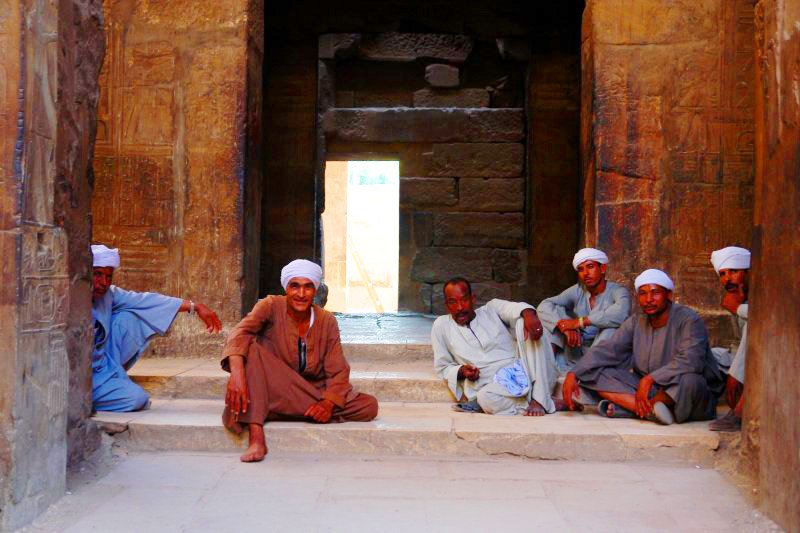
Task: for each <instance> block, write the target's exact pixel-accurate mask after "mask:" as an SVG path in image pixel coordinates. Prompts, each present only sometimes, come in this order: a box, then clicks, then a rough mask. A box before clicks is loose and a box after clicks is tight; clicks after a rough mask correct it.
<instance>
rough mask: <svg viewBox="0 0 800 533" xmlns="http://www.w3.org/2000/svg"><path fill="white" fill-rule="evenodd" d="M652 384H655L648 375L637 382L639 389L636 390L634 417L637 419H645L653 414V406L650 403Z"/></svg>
mask: <svg viewBox="0 0 800 533" xmlns="http://www.w3.org/2000/svg"><path fill="white" fill-rule="evenodd" d="M653 383H655V382H654V381H653V378H652V377H650V374H648V375H646V376H645V377H643V378H642V379H641V381H639V388H638V389H636V415H637V416H638V417H639V418H647V417H648V416H650V414H651V413H652V412H653V404H652V402H650V389H651V388H652V387H653Z"/></svg>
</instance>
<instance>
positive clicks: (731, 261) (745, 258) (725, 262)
mask: <svg viewBox="0 0 800 533" xmlns="http://www.w3.org/2000/svg"><path fill="white" fill-rule="evenodd" d="M711 264H712V265H714V270H716V271H717V274H719V271H720V270H722V269H724V268H735V269H737V270H743V269H746V268H750V250H747V249H746V248H739V247H738V246H728V247H727V248H723V249H722V250H716V251H714V252H711Z"/></svg>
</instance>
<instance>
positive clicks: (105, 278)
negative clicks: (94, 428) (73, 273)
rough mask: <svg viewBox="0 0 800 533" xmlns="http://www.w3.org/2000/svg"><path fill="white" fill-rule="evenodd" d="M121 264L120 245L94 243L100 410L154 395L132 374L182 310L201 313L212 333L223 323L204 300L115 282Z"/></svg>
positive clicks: (135, 406) (144, 401)
mask: <svg viewBox="0 0 800 533" xmlns="http://www.w3.org/2000/svg"><path fill="white" fill-rule="evenodd" d="M119 266H120V256H119V250H118V249H116V248H108V247H107V246H104V245H102V244H95V245H92V318H93V320H94V352H93V355H92V371H93V372H92V406H93V407H94V409H95V410H97V411H137V410H139V409H143V408H145V407H146V406H147V405H148V403H149V396H148V395H147V393H146V392H145V391H144V389H142V388H141V387H140V386H139V385H137V384H136V383H134V382H133V381H131V379H130V378H129V377H128V373H127V370H129V369H130V368H131V367H132V366H133V365H134V363H136V361H137V360H138V359H139V356H140V355H141V353H142V352H143V351H144V349H145V348H146V347H147V344H148V342H149V341H150V339H151V338H152V337H153V336H155V335H164V334H165V333H166V332H167V331H168V330H169V328H170V326H172V322H173V320H175V316H176V315H177V314H178V313H179V312H187V313H189V314H194V313H196V314H197V316H198V317H199V318H200V319H201V320H202V321H203V323H204V324H205V326H206V329H207V330H208V331H209V333H217V332H219V330H220V329H222V323H221V322H220V320H219V318H217V315H216V313H214V311H212V310H211V309H209V308H208V307H207V306H205V305H203V304H201V303H194V302H192V301H191V300H182V299H180V298H173V297H171V296H164V295H163V294H157V293H153V292H133V291H126V290H125V289H121V288H120V287H117V286H116V285H112V284H111V282H112V278H113V276H114V271H115V270H116V269H118V268H119Z"/></svg>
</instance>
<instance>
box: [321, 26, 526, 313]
mask: <svg viewBox="0 0 800 533" xmlns="http://www.w3.org/2000/svg"><path fill="white" fill-rule="evenodd" d="M519 48H521V49H523V50H524V54H523V55H522V57H518V58H515V57H511V55H510V54H508V53H506V55H505V58H504V57H503V55H502V54H501V52H506V50H505V48H502V47H501V46H498V42H496V41H495V40H478V39H474V38H471V37H468V36H465V35H439V34H429V33H415V34H406V33H399V32H390V33H385V34H364V35H362V34H327V35H323V36H322V37H321V38H320V48H319V57H320V67H319V72H320V76H319V84H320V89H319V94H320V101H319V105H320V127H321V128H322V131H323V132H324V134H325V138H324V140H323V141H324V142H325V148H326V150H325V152H324V157H325V158H327V159H374V158H377V159H384V158H385V159H393V158H394V159H399V161H400V213H399V216H400V226H401V231H400V254H401V259H400V271H399V276H400V289H399V298H400V300H399V306H400V308H401V309H410V310H415V311H423V312H431V311H433V312H443V305H442V290H441V288H442V284H443V283H444V281H446V280H447V279H448V278H450V277H453V276H456V275H461V276H465V277H467V278H468V279H470V280H471V281H473V282H475V290H476V293H477V295H478V299H479V300H481V301H486V300H488V299H490V298H493V297H503V298H512V297H516V298H520V297H523V295H524V294H525V286H526V285H525V283H526V281H527V280H526V277H525V273H526V270H525V263H526V254H525V243H526V229H525V215H524V212H525V195H526V179H525V174H526V172H525V138H526V136H525V131H526V128H525V123H526V117H525V110H524V108H523V107H524V100H525V69H526V63H527V60H528V58H529V56H530V52H529V49H530V42H529V41H523V43H522V45H520V46H519ZM326 96H327V98H326Z"/></svg>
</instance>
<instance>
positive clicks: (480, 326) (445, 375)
mask: <svg viewBox="0 0 800 533" xmlns="http://www.w3.org/2000/svg"><path fill="white" fill-rule="evenodd" d="M444 298H445V306H446V307H447V311H448V313H449V314H447V315H443V316H440V317H439V318H437V319H436V321H435V322H434V323H433V329H432V330H431V343H432V344H433V357H434V361H433V363H434V368H435V369H436V372H437V373H438V374H439V376H440V377H441V378H442V379H444V380H445V381H446V382H447V386H448V387H449V388H450V392H452V393H453V395H454V396H455V397H456V398H457V399H458V400H461V399H462V398H466V399H467V400H468V401H467V402H466V403H463V404H458V405H457V406H456V410H464V411H472V412H479V411H480V410H483V411H484V412H486V413H489V414H499V415H517V414H520V413H524V414H526V415H530V416H541V415H544V414H547V413H552V412H554V411H556V410H557V407H558V405H556V404H555V403H554V402H553V399H552V398H551V393H552V390H553V385H555V382H556V377H557V372H556V367H555V360H554V358H553V351H552V348H551V347H550V341H549V338H548V336H547V335H546V334H545V337H544V338H542V335H543V334H544V330H543V329H542V323H541V322H540V321H539V318H538V317H537V316H536V310H535V309H534V308H533V306H531V305H528V304H526V303H512V302H505V301H503V300H492V301H491V302H489V303H488V304H486V305H485V306H483V307H480V308H478V309H477V310H476V309H475V295H474V294H472V287H471V286H470V284H469V282H468V281H467V280H465V279H464V278H453V279H451V280H449V281H448V282H447V283H445V285H444ZM509 328H511V329H513V330H514V332H515V334H516V340H515V338H514V337H513V336H512V333H511V332H510V331H509Z"/></svg>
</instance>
